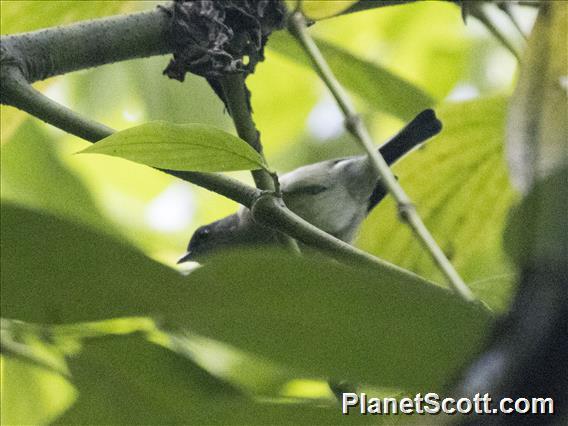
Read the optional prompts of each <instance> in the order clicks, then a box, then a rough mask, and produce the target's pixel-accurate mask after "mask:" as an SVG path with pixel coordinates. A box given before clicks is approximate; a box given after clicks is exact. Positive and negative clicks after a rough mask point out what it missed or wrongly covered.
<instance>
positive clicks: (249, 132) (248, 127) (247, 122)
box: [220, 74, 300, 253]
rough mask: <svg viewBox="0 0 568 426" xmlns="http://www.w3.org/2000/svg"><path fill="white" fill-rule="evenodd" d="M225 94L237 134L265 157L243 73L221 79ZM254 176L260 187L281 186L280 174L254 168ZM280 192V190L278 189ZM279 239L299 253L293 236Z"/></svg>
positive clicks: (270, 189)
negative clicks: (271, 173)
mask: <svg viewBox="0 0 568 426" xmlns="http://www.w3.org/2000/svg"><path fill="white" fill-rule="evenodd" d="M220 82H221V86H222V87H223V95H224V98H225V102H226V103H227V108H228V109H229V113H230V114H231V117H232V118H233V122H234V123H235V128H236V129H237V134H238V135H239V136H240V138H241V139H243V140H245V141H246V142H247V143H248V144H249V145H250V146H251V147H253V148H254V149H255V150H256V151H257V152H258V153H259V154H260V156H261V157H262V158H263V159H264V154H263V152H262V143H261V142H260V133H259V131H258V130H257V128H256V125H255V124H254V121H253V119H252V114H251V109H250V100H249V99H248V92H247V87H246V85H245V77H244V75H243V74H229V75H226V76H224V77H222V78H221V79H220ZM251 173H252V177H253V179H254V182H255V184H256V187H257V188H258V189H262V190H268V191H275V190H276V189H277V188H279V187H280V185H279V183H278V175H276V174H273V175H270V174H269V173H268V172H267V171H266V170H264V169H259V170H252V172H251ZM277 192H279V191H277ZM277 239H278V240H279V241H280V243H282V244H283V245H284V246H286V247H288V248H289V249H290V250H291V251H292V252H295V253H299V252H300V248H299V247H298V244H297V243H296V241H294V239H293V238H290V237H289V235H287V234H281V233H280V234H278V235H277Z"/></svg>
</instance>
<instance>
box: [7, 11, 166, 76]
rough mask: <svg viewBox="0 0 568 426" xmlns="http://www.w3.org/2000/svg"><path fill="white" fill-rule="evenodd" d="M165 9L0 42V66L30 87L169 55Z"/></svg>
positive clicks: (46, 30)
mask: <svg viewBox="0 0 568 426" xmlns="http://www.w3.org/2000/svg"><path fill="white" fill-rule="evenodd" d="M169 27H170V19H169V15H168V13H167V11H166V9H164V8H159V9H154V10H151V11H147V12H141V13H133V14H129V15H120V16H116V17H110V18H103V19H95V20H91V21H84V22H79V23H76V24H72V25H66V26H60V27H55V28H48V29H44V30H40V31H34V32H29V33H22V34H15V35H9V36H2V37H1V39H0V40H1V42H0V43H1V46H2V58H1V64H2V67H4V66H5V65H6V64H9V65H15V66H17V67H18V68H19V69H20V71H21V73H22V75H23V77H24V78H25V80H26V81H27V82H28V83H33V82H35V81H38V80H44V79H46V78H49V77H53V76H56V75H60V74H66V73H68V72H72V71H77V70H81V69H85V68H90V67H96V66H99V65H105V64H110V63H114V62H119V61H125V60H128V59H134V58H144V57H148V56H154V55H164V54H167V53H171V52H172V51H173V48H172V43H171V42H170V37H171V36H170V33H169Z"/></svg>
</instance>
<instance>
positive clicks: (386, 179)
mask: <svg viewBox="0 0 568 426" xmlns="http://www.w3.org/2000/svg"><path fill="white" fill-rule="evenodd" d="M289 29H290V32H291V33H292V34H293V35H294V36H295V37H296V39H297V40H298V41H299V42H300V44H301V45H302V47H303V48H304V50H305V51H306V53H307V54H308V56H309V57H310V59H311V61H312V63H313V65H314V67H315V70H316V72H317V73H318V74H319V76H320V77H321V79H322V80H323V81H324V83H325V84H326V86H327V87H328V88H329V90H330V92H331V93H332V95H333V97H334V98H335V100H336V101H337V103H338V105H339V107H340V108H341V110H342V111H343V114H344V115H345V125H346V128H347V129H348V130H349V131H350V132H351V133H352V134H353V136H354V137H355V139H356V140H357V141H358V142H359V143H360V144H361V145H362V146H363V148H364V149H365V151H366V152H367V155H368V156H369V159H370V161H371V165H372V167H373V168H374V169H375V172H376V174H377V177H378V178H380V179H381V182H383V183H384V185H385V186H386V187H387V189H388V190H389V192H390V193H391V194H392V195H393V197H394V198H395V200H396V202H397V205H398V210H399V214H400V217H401V219H402V220H403V221H405V222H406V223H407V224H408V225H409V226H410V228H411V229H412V231H413V232H414V234H415V236H416V237H417V238H418V240H419V241H420V242H421V243H422V245H423V246H424V247H425V248H426V250H427V251H428V253H430V255H431V256H432V258H433V260H434V262H435V263H436V265H437V266H438V267H439V268H440V270H441V271H442V272H443V273H444V275H445V276H446V278H447V279H448V281H449V283H450V285H451V286H452V288H453V289H454V290H455V292H456V293H458V294H459V295H460V296H461V297H462V298H463V299H465V300H467V301H473V300H474V296H473V294H472V293H471V290H470V289H469V288H468V286H467V285H466V284H465V282H464V281H463V280H462V279H461V277H460V276H459V274H458V273H457V271H456V270H455V268H454V267H453V265H452V264H451V262H450V261H449V260H448V259H447V258H446V256H445V254H444V252H443V251H442V249H441V248H440V247H439V246H438V244H437V243H436V241H435V240H434V238H433V237H432V235H431V234H430V232H429V231H428V229H427V228H426V226H425V225H424V222H423V221H422V219H421V218H420V216H419V215H418V212H417V211H416V208H415V207H414V204H413V203H412V201H411V200H410V198H409V197H408V195H406V193H405V192H404V190H403V189H402V187H401V186H400V185H399V184H398V182H397V180H396V178H395V177H394V175H393V173H392V171H391V170H390V168H389V166H388V164H387V163H386V161H385V160H384V158H383V157H382V156H381V155H380V154H379V153H378V150H377V149H376V147H375V144H374V142H373V140H372V138H371V135H370V134H369V132H368V130H367V128H366V127H365V125H364V124H363V122H362V120H361V118H360V117H359V115H358V114H357V112H356V110H355V108H354V107H353V105H352V104H351V101H350V99H349V97H348V96H347V93H346V92H345V90H344V89H343V87H342V86H341V85H340V84H339V82H338V81H337V79H336V78H335V76H334V74H333V72H332V71H331V69H330V67H329V65H328V64H327V62H326V61H325V59H324V57H323V56H322V54H321V52H320V51H319V49H318V47H317V46H316V44H315V43H314V41H313V39H312V38H311V37H310V36H309V34H308V33H307V28H306V23H305V18H304V16H303V15H302V14H301V13H299V12H295V13H293V14H292V15H291V16H290V20H289Z"/></svg>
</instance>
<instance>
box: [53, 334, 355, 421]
mask: <svg viewBox="0 0 568 426" xmlns="http://www.w3.org/2000/svg"><path fill="white" fill-rule="evenodd" d="M69 366H70V369H71V373H72V375H73V381H74V384H75V385H76V387H77V389H78V391H79V397H78V400H77V402H76V404H75V405H73V406H72V407H71V409H70V410H69V411H68V412H66V413H65V414H64V415H63V416H62V417H60V418H59V419H58V420H57V421H56V422H55V424H86V423H89V424H93V423H95V424H208V425H209V424H222V425H227V424H235V425H238V424H261V425H265V424H316V423H321V422H323V423H326V424H330V423H333V424H338V423H348V424H351V423H353V422H354V421H355V422H356V423H361V422H362V421H364V420H365V419H364V418H361V417H359V418H354V416H350V418H346V417H343V416H342V415H341V411H340V409H339V408H338V407H337V406H336V405H335V404H332V405H327V406H315V405H312V404H299V403H294V401H288V402H286V401H284V403H281V404H279V403H277V402H257V401H254V400H252V399H250V398H247V397H245V396H244V395H242V394H240V393H239V392H238V391H236V390H235V389H233V388H231V387H230V386H229V385H227V384H226V383H224V382H222V381H219V380H216V379H214V378H213V377H211V376H209V375H208V374H207V373H205V372H204V371H202V370H201V369H199V368H198V367H196V366H195V365H193V363H191V362H190V361H189V360H188V359H186V358H183V357H181V356H179V355H177V354H175V353H173V352H171V351H169V350H167V349H165V348H162V347H159V346H156V345H153V344H151V343H149V342H147V341H145V340H144V339H143V338H142V336H139V335H130V336H114V337H106V338H102V339H100V338H99V339H92V340H90V341H89V342H88V343H87V344H86V345H85V347H84V348H83V350H82V351H81V353H80V354H78V356H75V357H73V358H71V359H70V360H69Z"/></svg>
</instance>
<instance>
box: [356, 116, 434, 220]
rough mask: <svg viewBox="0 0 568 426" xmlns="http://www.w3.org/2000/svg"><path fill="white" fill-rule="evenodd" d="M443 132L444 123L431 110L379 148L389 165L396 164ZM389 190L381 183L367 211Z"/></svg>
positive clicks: (370, 200)
mask: <svg viewBox="0 0 568 426" xmlns="http://www.w3.org/2000/svg"><path fill="white" fill-rule="evenodd" d="M441 130H442V122H441V121H440V120H438V118H437V117H436V114H435V113H434V111H433V110H431V109H426V110H424V111H422V112H421V113H420V114H418V115H417V116H416V117H414V119H413V120H412V121H411V122H410V123H408V124H407V125H406V126H404V128H403V129H402V130H401V131H400V132H398V133H397V134H396V135H394V136H393V137H392V138H391V139H390V140H389V141H388V142H386V143H385V144H384V145H383V146H381V147H380V148H379V152H380V153H381V155H382V156H383V158H384V159H385V161H386V162H387V164H388V165H391V164H393V163H395V162H396V161H397V160H399V159H400V158H401V157H403V156H404V155H405V154H407V153H408V152H409V151H411V150H412V149H413V148H414V147H416V146H417V145H420V144H421V143H422V142H424V141H426V140H428V139H430V138H431V137H432V136H435V135H437V134H438V133H440V131H441ZM386 195H387V190H386V188H385V187H384V185H383V184H382V183H381V182H380V181H379V182H378V183H377V186H376V187H375V190H374V191H373V193H372V194H371V197H369V206H368V208H367V211H368V212H369V211H371V210H372V209H373V208H374V207H375V206H376V205H377V204H378V203H379V202H380V201H381V200H382V199H383V198H385V196H386Z"/></svg>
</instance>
